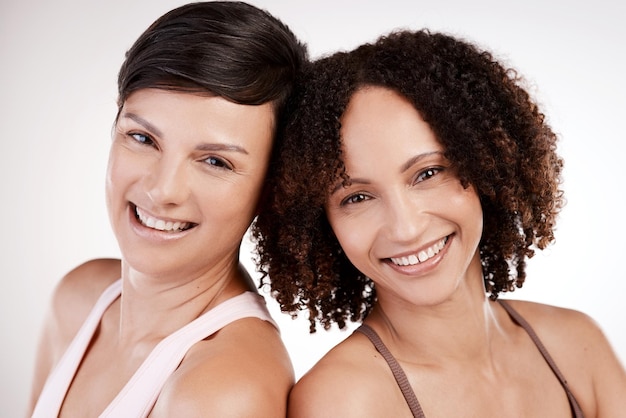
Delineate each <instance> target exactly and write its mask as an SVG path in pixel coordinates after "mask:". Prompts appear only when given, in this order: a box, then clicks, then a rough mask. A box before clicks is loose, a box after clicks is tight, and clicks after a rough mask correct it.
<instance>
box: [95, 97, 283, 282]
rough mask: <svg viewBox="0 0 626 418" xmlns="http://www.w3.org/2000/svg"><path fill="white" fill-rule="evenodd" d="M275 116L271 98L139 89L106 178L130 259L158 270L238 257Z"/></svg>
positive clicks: (188, 269)
mask: <svg viewBox="0 0 626 418" xmlns="http://www.w3.org/2000/svg"><path fill="white" fill-rule="evenodd" d="M273 125H274V111H273V108H272V105H271V103H266V104H263V105H260V106H246V105H239V104H235V103H232V102H229V101H227V100H225V99H223V98H221V97H207V96H200V95H194V94H189V93H179V92H172V91H165V90H158V89H144V90H139V91H137V92H135V93H133V94H132V95H131V96H130V97H129V98H128V99H127V100H126V102H125V103H124V106H123V108H122V110H121V112H120V115H119V118H118V120H117V122H116V125H115V132H114V137H113V143H112V145H111V151H110V156H109V165H108V171H107V183H106V195H107V206H108V210H109V217H110V220H111V224H112V227H113V231H114V233H115V236H116V238H117V240H118V242H119V245H120V249H121V253H122V257H123V259H124V260H125V262H126V263H127V264H128V265H129V266H130V267H131V268H132V269H134V270H137V271H141V272H143V273H147V274H153V275H168V274H184V275H194V274H201V273H202V272H206V271H208V270H209V269H213V268H218V269H219V268H226V269H228V268H230V266H232V265H234V263H236V261H237V257H238V253H239V245H240V242H241V239H242V237H243V235H244V233H245V231H246V229H247V228H248V226H249V225H250V222H251V221H252V219H253V217H254V215H255V211H256V207H257V201H258V198H259V195H260V193H261V188H262V185H263V181H264V178H265V173H266V170H267V164H268V159H269V155H270V151H271V146H272V138H273Z"/></svg>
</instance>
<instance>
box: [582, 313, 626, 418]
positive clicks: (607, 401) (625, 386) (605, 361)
mask: <svg viewBox="0 0 626 418" xmlns="http://www.w3.org/2000/svg"><path fill="white" fill-rule="evenodd" d="M581 328H582V331H583V332H584V335H583V336H582V338H583V339H584V340H585V341H590V342H591V343H590V344H589V350H588V351H587V352H585V355H586V362H587V363H588V364H589V365H590V370H591V374H592V386H593V398H594V403H595V408H596V414H595V416H596V417H599V418H609V417H611V418H613V417H614V418H618V417H621V416H623V414H624V400H625V399H626V371H625V370H624V366H623V364H621V363H620V360H619V359H618V357H617V355H616V353H615V351H614V350H613V348H612V347H611V345H610V343H609V341H608V339H607V338H606V336H605V335H604V333H603V332H602V330H601V329H600V327H599V326H598V325H597V324H596V323H595V322H594V321H593V320H591V319H590V318H589V319H588V320H587V321H586V324H585V326H584V327H581Z"/></svg>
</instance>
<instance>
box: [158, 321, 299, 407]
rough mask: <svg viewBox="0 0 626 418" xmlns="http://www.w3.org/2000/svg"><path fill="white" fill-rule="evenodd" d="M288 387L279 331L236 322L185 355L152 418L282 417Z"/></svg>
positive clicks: (290, 370) (288, 366) (289, 378)
mask: <svg viewBox="0 0 626 418" xmlns="http://www.w3.org/2000/svg"><path fill="white" fill-rule="evenodd" d="M293 383H294V375H293V368H292V366H291V361H290V359H289V356H288V354H287V350H286V349H285V347H284V345H283V343H282V340H281V338H280V334H279V333H278V330H276V328H274V327H273V326H272V325H271V324H270V323H268V322H266V321H262V320H260V319H257V318H245V319H240V320H238V321H235V322H233V323H232V324H230V325H228V326H226V327H224V328H223V329H222V330H220V331H219V332H218V333H217V334H215V335H214V336H212V337H211V338H209V339H207V340H205V341H202V342H200V343H198V344H196V345H195V346H194V347H193V348H192V349H191V350H190V351H189V353H188V354H187V356H186V357H185V360H184V361H183V363H182V364H181V366H180V367H179V368H178V370H177V371H176V372H175V373H174V374H173V375H172V376H171V377H170V379H168V382H167V383H166V385H165V387H164V388H163V391H162V392H161V395H160V396H159V399H158V400H157V403H156V405H155V407H154V409H153V411H152V413H151V417H153V418H154V417H169V416H185V417H200V416H219V417H233V418H234V417H251V416H254V417H259V418H264V417H268V418H269V417H284V416H285V414H286V408H287V396H288V394H289V390H290V389H291V387H292V386H293Z"/></svg>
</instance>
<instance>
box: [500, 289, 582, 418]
mask: <svg viewBox="0 0 626 418" xmlns="http://www.w3.org/2000/svg"><path fill="white" fill-rule="evenodd" d="M498 302H499V303H500V306H502V307H503V308H504V310H505V311H506V312H507V313H508V314H509V316H510V317H511V318H512V319H513V321H514V322H515V323H517V324H518V325H519V326H520V327H522V328H524V330H525V331H526V333H527V334H528V336H529V337H530V339H531V340H533V342H534V343H535V345H536V346H537V348H538V349H539V352H540V353H541V355H542V356H543V358H544V359H545V360H546V362H547V363H548V365H549V366H550V368H551V369H552V371H553V372H554V374H555V375H556V377H557V379H559V382H561V386H563V389H565V393H566V394H567V398H568V399H569V403H570V406H571V407H572V413H573V414H574V417H575V418H583V412H582V410H581V409H580V405H578V402H577V401H576V398H574V394H573V393H572V391H571V390H570V388H569V386H568V384H567V381H566V380H565V376H563V374H562V373H561V371H560V370H559V368H558V367H557V366H556V363H555V362H554V360H553V359H552V357H551V356H550V353H548V350H546V348H545V347H544V345H543V343H542V342H541V340H540V339H539V337H538V336H537V334H536V333H535V331H534V330H533V328H532V327H531V326H530V324H529V323H528V322H527V321H526V320H525V319H524V318H523V317H522V316H521V315H520V314H519V313H518V312H517V311H516V310H515V309H513V307H511V305H509V304H508V303H506V302H505V301H503V300H501V299H498Z"/></svg>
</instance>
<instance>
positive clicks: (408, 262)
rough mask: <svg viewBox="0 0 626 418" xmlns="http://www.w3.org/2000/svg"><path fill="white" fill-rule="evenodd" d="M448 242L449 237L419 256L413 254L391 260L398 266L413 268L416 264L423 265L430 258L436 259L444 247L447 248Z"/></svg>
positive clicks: (421, 252)
mask: <svg viewBox="0 0 626 418" xmlns="http://www.w3.org/2000/svg"><path fill="white" fill-rule="evenodd" d="M446 242H448V237H444V238H442V239H440V240H439V241H437V242H436V243H435V244H433V245H431V246H430V247H428V248H426V249H425V250H422V251H420V252H418V253H417V254H411V255H409V256H406V257H397V258H396V257H391V258H390V260H391V262H392V263H394V264H395V265H398V266H413V265H415V264H419V263H423V262H424V261H426V260H428V259H429V258H432V257H434V256H435V255H437V254H438V253H439V251H441V249H442V248H443V247H445V245H446Z"/></svg>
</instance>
